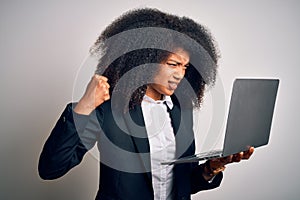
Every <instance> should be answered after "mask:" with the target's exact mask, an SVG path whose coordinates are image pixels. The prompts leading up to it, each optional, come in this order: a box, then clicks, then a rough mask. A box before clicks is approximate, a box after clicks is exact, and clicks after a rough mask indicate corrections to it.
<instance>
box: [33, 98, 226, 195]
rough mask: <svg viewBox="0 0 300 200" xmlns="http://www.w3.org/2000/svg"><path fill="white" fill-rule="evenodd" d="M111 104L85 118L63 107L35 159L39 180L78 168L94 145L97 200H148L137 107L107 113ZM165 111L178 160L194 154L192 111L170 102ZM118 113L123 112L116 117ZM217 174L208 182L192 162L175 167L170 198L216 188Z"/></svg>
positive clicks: (147, 173) (142, 130) (148, 184)
mask: <svg viewBox="0 0 300 200" xmlns="http://www.w3.org/2000/svg"><path fill="white" fill-rule="evenodd" d="M111 105H112V104H111V101H107V102H105V103H103V104H102V105H101V106H99V107H98V108H97V109H96V110H95V111H94V112H93V113H91V115H90V116H84V115H79V114H76V113H74V112H73V110H72V104H69V105H67V107H66V109H65V110H64V112H63V113H62V115H61V117H60V118H59V120H58V122H57V123H56V125H55V127H54V129H53V130H52V132H51V134H50V136H49V138H48V139H47V141H46V143H45V145H44V148H43V150H42V153H41V155H40V160H39V174H40V177H41V178H43V179H55V178H58V177H61V176H63V175H64V174H65V173H67V172H68V171H69V170H70V169H72V168H73V167H74V166H76V165H78V164H79V163H80V162H81V160H82V158H83V156H84V155H85V153H86V152H87V151H88V150H89V149H91V148H92V147H93V146H94V145H95V143H96V142H97V145H98V149H99V151H100V155H101V159H100V183H99V190H98V193H97V197H96V199H101V200H117V199H119V200H123V199H124V200H140V199H145V200H148V199H149V200H153V199H154V195H153V188H152V180H151V179H152V178H151V163H150V154H149V152H150V147H149V141H148V139H147V133H146V129H145V124H144V118H143V114H142V109H141V106H136V107H135V108H134V109H132V110H130V112H127V113H123V112H112V110H114V109H112V108H111ZM169 112H170V117H171V121H172V125H173V128H174V133H175V138H176V155H177V157H182V156H189V155H193V154H194V153H195V143H194V135H193V130H192V122H193V118H192V111H191V110H190V109H180V107H179V105H178V104H177V103H176V101H175V103H174V107H173V109H172V110H171V111H169ZM121 113H123V114H121ZM222 177H223V175H222V173H220V174H218V175H217V176H216V177H215V178H214V179H213V181H212V182H211V183H209V182H207V181H205V180H204V179H203V177H202V166H201V165H198V164H196V163H186V164H177V165H175V167H174V184H173V191H174V195H175V196H174V199H178V200H179V199H190V196H191V194H193V193H196V192H198V191H201V190H207V189H213V188H216V187H218V186H219V185H220V183H221V180H222Z"/></svg>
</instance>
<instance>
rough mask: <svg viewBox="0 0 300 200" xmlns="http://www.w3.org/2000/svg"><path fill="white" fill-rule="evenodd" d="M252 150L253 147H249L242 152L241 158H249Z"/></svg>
mask: <svg viewBox="0 0 300 200" xmlns="http://www.w3.org/2000/svg"><path fill="white" fill-rule="evenodd" d="M253 152H254V147H250V148H249V149H248V150H247V151H245V152H244V155H243V159H249V158H250V157H251V155H252V154H253Z"/></svg>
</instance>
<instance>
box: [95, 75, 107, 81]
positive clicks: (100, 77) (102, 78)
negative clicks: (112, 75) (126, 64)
mask: <svg viewBox="0 0 300 200" xmlns="http://www.w3.org/2000/svg"><path fill="white" fill-rule="evenodd" d="M94 77H95V78H96V79H98V80H102V81H105V82H107V81H108V78H107V77H105V76H101V75H99V74H95V75H94Z"/></svg>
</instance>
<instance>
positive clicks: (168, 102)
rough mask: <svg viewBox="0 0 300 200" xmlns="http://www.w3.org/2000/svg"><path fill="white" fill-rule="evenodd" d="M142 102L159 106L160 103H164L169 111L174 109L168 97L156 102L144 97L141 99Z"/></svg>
mask: <svg viewBox="0 0 300 200" xmlns="http://www.w3.org/2000/svg"><path fill="white" fill-rule="evenodd" d="M143 101H146V102H149V103H156V104H160V103H166V104H167V106H168V108H169V109H172V108H173V107H174V104H173V101H172V99H171V97H170V96H166V95H164V96H163V99H162V100H157V101H155V100H154V99H152V98H151V97H149V96H147V95H145V96H144V97H143Z"/></svg>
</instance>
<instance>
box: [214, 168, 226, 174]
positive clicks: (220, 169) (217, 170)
mask: <svg viewBox="0 0 300 200" xmlns="http://www.w3.org/2000/svg"><path fill="white" fill-rule="evenodd" d="M225 168H226V167H225V166H221V167H219V168H217V169H214V170H213V174H214V175H217V174H219V173H220V172H223V171H224V170H225Z"/></svg>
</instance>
